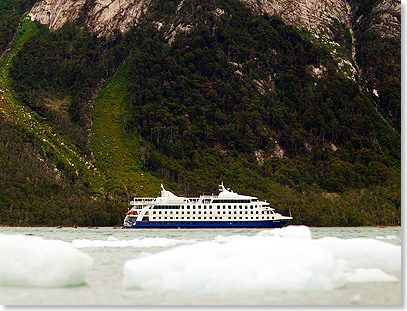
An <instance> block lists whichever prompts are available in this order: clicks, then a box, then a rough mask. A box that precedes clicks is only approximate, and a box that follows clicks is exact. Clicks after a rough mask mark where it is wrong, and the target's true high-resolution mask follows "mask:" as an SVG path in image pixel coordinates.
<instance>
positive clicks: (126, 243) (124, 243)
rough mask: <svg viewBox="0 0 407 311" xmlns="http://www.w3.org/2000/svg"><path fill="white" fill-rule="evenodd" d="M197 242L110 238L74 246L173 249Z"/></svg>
mask: <svg viewBox="0 0 407 311" xmlns="http://www.w3.org/2000/svg"><path fill="white" fill-rule="evenodd" d="M193 242H195V240H176V239H167V238H144V239H133V240H119V239H117V238H115V237H111V236H110V237H109V238H108V239H107V240H87V239H76V240H73V241H72V245H73V246H75V247H77V248H87V247H154V246H158V247H171V246H176V245H178V244H187V243H193Z"/></svg>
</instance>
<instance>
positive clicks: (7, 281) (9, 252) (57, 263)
mask: <svg viewBox="0 0 407 311" xmlns="http://www.w3.org/2000/svg"><path fill="white" fill-rule="evenodd" d="M92 264H93V259H92V258H91V257H90V256H89V255H87V254H84V253H82V252H81V251H79V250H78V249H76V248H74V247H73V246H72V245H71V244H70V243H66V242H63V241H56V240H45V239H42V238H40V237H33V236H23V235H9V234H0V286H3V287H47V288H49V287H66V286H78V285H82V284H84V283H85V280H86V275H87V273H88V271H89V270H90V269H91V267H92Z"/></svg>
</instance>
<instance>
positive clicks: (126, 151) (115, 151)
mask: <svg viewBox="0 0 407 311" xmlns="http://www.w3.org/2000/svg"><path fill="white" fill-rule="evenodd" d="M128 72H129V68H128V65H127V64H126V63H125V64H124V65H123V66H122V67H121V68H120V69H119V70H118V72H117V73H116V74H115V76H113V78H112V79H111V80H110V81H109V82H108V83H107V84H106V85H105V86H104V87H103V88H102V89H101V91H100V92H99V94H98V97H97V98H96V100H95V102H94V108H93V111H92V121H93V122H92V134H91V137H90V145H91V148H92V151H93V153H94V157H95V165H96V166H97V167H98V168H99V169H100V171H101V172H102V173H101V174H100V175H99V177H100V179H99V180H98V181H96V183H97V185H98V187H99V190H100V191H101V192H102V193H105V192H108V193H113V194H119V193H125V194H126V195H127V196H130V197H131V196H133V195H137V196H151V195H158V194H159V190H160V182H161V181H160V180H159V179H158V178H156V177H154V176H152V175H151V174H149V173H146V172H144V171H143V169H142V163H141V159H140V155H139V151H140V138H139V136H136V135H132V134H129V133H126V132H125V129H124V124H125V122H124V120H125V119H126V114H127V111H126V103H127V102H128V101H129V98H128V97H129V94H128V92H127V87H126V83H127V81H128V79H127V75H128Z"/></svg>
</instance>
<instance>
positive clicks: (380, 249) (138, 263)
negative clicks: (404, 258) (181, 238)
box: [123, 226, 401, 293]
mask: <svg viewBox="0 0 407 311" xmlns="http://www.w3.org/2000/svg"><path fill="white" fill-rule="evenodd" d="M400 272H401V247H400V246H397V245H393V244H389V243H386V242H382V241H377V240H375V239H361V238H358V239H339V238H322V239H312V238H311V234H310V231H309V228H308V227H306V226H288V227H286V228H282V229H273V230H264V231H261V232H260V233H259V234H258V235H257V236H252V237H249V236H240V235H237V236H230V237H223V236H217V237H216V238H215V239H214V240H212V241H207V242H198V243H194V244H190V245H183V246H178V247H175V248H172V249H169V250H166V251H162V252H159V253H156V254H153V255H151V256H148V257H141V258H136V259H132V260H129V261H127V262H126V263H125V264H124V267H123V273H124V279H123V285H124V288H126V289H143V290H174V291H182V292H187V293H188V292H189V293H203V292H204V293H221V292H226V291H228V292H230V291H232V292H239V291H245V292H247V291H258V290H263V291H273V290H282V291H300V292H304V291H312V290H318V291H326V290H332V289H334V288H339V287H341V286H343V285H345V284H346V283H348V282H394V281H397V280H398V279H397V277H396V276H395V275H398V274H400Z"/></svg>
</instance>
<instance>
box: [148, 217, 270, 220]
mask: <svg viewBox="0 0 407 311" xmlns="http://www.w3.org/2000/svg"><path fill="white" fill-rule="evenodd" d="M162 219H163V220H165V219H223V220H224V219H270V217H264V216H262V217H259V216H257V217H151V219H150V220H162ZM271 219H274V216H272V217H271Z"/></svg>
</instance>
